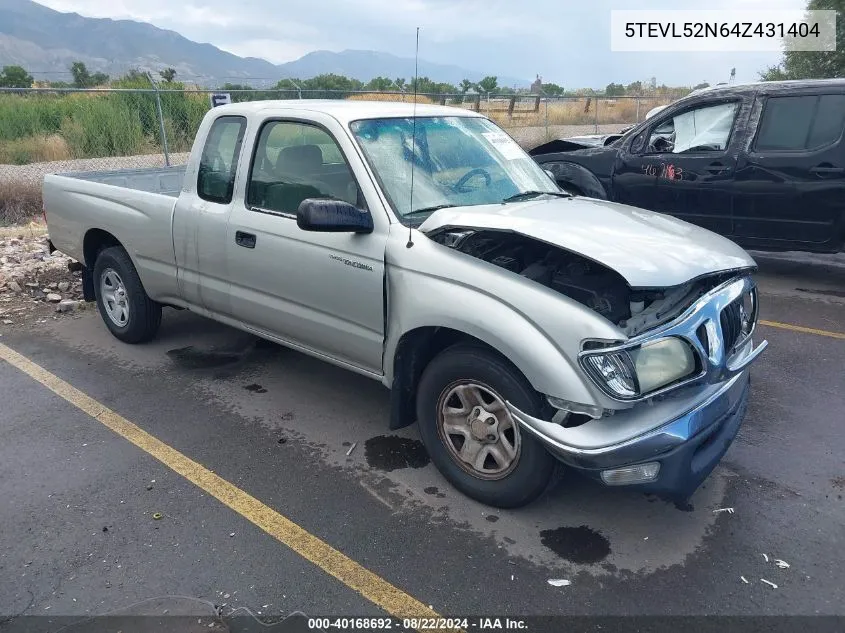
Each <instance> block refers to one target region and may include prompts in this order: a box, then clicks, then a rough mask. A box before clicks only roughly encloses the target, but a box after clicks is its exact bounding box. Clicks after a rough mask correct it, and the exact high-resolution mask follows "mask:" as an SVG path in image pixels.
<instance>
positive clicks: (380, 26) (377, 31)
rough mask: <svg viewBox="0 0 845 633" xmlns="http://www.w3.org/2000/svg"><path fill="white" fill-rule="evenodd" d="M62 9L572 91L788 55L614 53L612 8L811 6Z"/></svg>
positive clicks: (99, 4) (281, 51) (263, 46)
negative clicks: (375, 54)
mask: <svg viewBox="0 0 845 633" xmlns="http://www.w3.org/2000/svg"><path fill="white" fill-rule="evenodd" d="M38 1H39V2H40V3H41V4H44V5H47V6H49V7H51V8H53V9H56V10H59V11H75V12H77V13H80V14H82V15H85V16H90V17H110V18H129V19H133V20H140V21H144V22H150V23H152V24H155V25H156V26H159V27H163V28H168V29H172V30H175V31H178V32H179V33H181V34H182V35H184V36H186V37H188V38H189V39H192V40H195V41H199V42H209V43H211V44H214V45H215V46H218V47H219V48H222V49H224V50H227V51H231V52H233V53H235V54H238V55H250V56H255V57H263V58H265V59H268V60H270V61H272V62H276V63H280V62H286V61H291V60H294V59H297V58H298V57H301V56H302V55H304V54H305V53H308V52H309V51H313V50H318V49H324V50H332V51H342V50H345V49H368V50H379V51H384V52H388V53H393V54H395V55H399V56H402V57H413V52H414V30H415V27H417V26H419V27H421V35H420V57H421V58H422V59H427V60H429V61H433V62H440V63H449V64H456V65H459V66H462V67H464V68H469V69H473V70H478V71H481V72H485V73H490V74H497V73H498V74H500V75H506V76H511V77H524V78H525V79H528V80H531V79H533V78H534V77H535V75H537V74H540V75H541V76H542V77H543V79H544V80H545V81H553V82H556V83H559V84H562V85H564V86H566V87H567V88H568V89H570V88H577V87H588V86H589V87H604V86H605V85H606V84H608V83H609V82H617V83H629V82H631V81H635V80H647V79H648V78H650V77H652V76H654V77H656V78H657V81H658V83H666V84H668V85H691V84H695V83H698V82H701V81H708V82H710V83H716V82H719V81H727V79H728V76H729V73H730V69H731V68H732V67H736V72H737V79H738V80H739V81H745V80H749V81H751V80H756V79H757V73H758V72H759V71H760V70H762V69H764V68H766V67H767V66H769V65H771V64H773V63H776V62H777V61H778V60H779V57H780V56H779V54H778V53H614V52H611V50H610V15H611V13H610V12H611V10H613V9H697V8H707V9H722V8H723V9H727V8H737V9H740V8H741V9H755V10H756V9H759V10H763V9H764V8H767V9H768V8H783V9H802V8H803V7H804V6H805V4H806V3H805V0H710V2H708V3H707V4H706V6H704V7H703V6H702V3H700V2H697V1H691V0H674V1H672V0H651V1H643V0H587V1H583V0H580V1H578V0H522V1H521V2H517V1H514V0H354V2H353V1H350V0H284V1H283V2H278V1H274V0H241V2H242V3H243V4H242V5H241V6H237V5H236V3H235V2H232V0H179V1H178V2H174V1H173V0H38Z"/></svg>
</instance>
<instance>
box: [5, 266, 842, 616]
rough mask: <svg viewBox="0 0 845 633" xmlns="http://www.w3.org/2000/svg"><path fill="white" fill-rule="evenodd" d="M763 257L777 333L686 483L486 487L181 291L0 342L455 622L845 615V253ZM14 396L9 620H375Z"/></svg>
mask: <svg viewBox="0 0 845 633" xmlns="http://www.w3.org/2000/svg"><path fill="white" fill-rule="evenodd" d="M755 256H756V257H757V259H758V263H759V264H760V266H761V272H760V274H759V275H758V282H759V285H760V289H761V305H762V318H763V319H764V324H761V325H760V327H759V333H758V335H757V338H766V339H768V340H769V343H770V346H769V349H768V350H767V351H766V352H765V354H764V356H763V357H762V359H761V360H760V361H759V362H758V363H757V364H756V365H755V366H754V369H753V371H752V396H751V404H750V409H749V413H748V416H747V418H746V420H745V422H744V424H743V427H742V429H741V431H740V435H739V437H738V438H737V441H736V442H735V443H734V445H733V446H732V448H731V449H730V451H729V452H728V454H727V455H726V457H725V459H724V461H723V462H722V464H721V465H720V466H719V467H718V468H717V470H716V471H715V472H714V473H713V475H712V476H711V477H710V478H709V479H708V480H707V481H706V482H705V484H704V485H703V486H702V488H701V489H699V490H698V491H697V492H696V494H695V496H694V497H693V498H692V499H691V500H690V503H689V504H673V503H668V502H664V501H662V500H659V499H656V498H654V497H650V496H647V495H643V494H641V493H635V492H630V491H626V490H624V489H605V488H602V487H601V486H600V485H598V484H596V483H594V482H591V481H587V480H585V479H583V478H581V477H579V476H578V475H576V474H573V473H568V472H567V473H564V474H563V475H562V476H561V477H560V479H559V481H558V482H557V483H556V485H555V486H554V487H553V488H552V489H551V490H550V491H549V492H548V493H547V494H545V495H544V496H543V497H541V498H540V499H539V500H538V501H537V502H535V503H533V504H531V505H530V506H528V507H526V508H523V509H519V510H511V511H503V510H498V509H493V508H489V507H486V506H483V505H480V504H477V503H474V502H472V501H470V500H468V499H467V498H465V497H463V496H462V495H461V494H460V493H458V492H457V491H455V490H454V489H452V488H451V487H450V486H449V485H448V484H447V483H446V482H445V480H444V479H443V478H442V477H441V476H440V475H439V473H438V472H437V471H436V470H435V468H434V467H433V465H431V464H430V463H429V461H428V458H427V456H426V454H425V451H424V449H423V448H422V445H421V444H420V442H419V436H418V434H417V431H416V429H415V428H414V427H411V428H408V429H402V430H401V431H398V432H391V431H389V430H388V428H387V418H388V415H387V411H388V393H387V391H386V390H385V389H384V388H383V387H382V386H381V385H379V384H377V383H375V382H373V381H370V380H368V379H366V378H363V377H359V376H356V375H353V374H351V373H348V372H345V371H343V370H341V369H337V368H334V367H332V366H329V365H327V364H325V363H322V362H320V361H318V360H314V359H311V358H309V357H307V356H304V355H302V354H299V353H297V352H294V351H291V350H288V349H285V348H282V347H278V346H275V345H272V344H268V343H264V342H262V341H259V340H257V339H255V338H254V337H252V336H249V335H246V334H243V333H240V332H238V331H235V330H233V329H230V328H227V327H224V326H222V325H218V324H215V323H213V322H211V321H208V320H205V319H203V318H201V317H198V316H195V315H192V314H190V313H188V312H185V311H181V312H179V311H174V310H166V311H165V317H164V321H163V324H162V328H161V331H160V335H159V337H158V338H157V339H156V340H155V341H154V342H152V343H150V344H147V345H143V346H128V345H124V344H122V343H120V342H118V341H117V340H115V339H114V338H112V337H111V336H110V335H109V334H108V332H107V330H106V329H105V327H104V325H103V324H102V322H101V320H100V317H99V315H98V314H97V313H96V311H95V310H93V309H89V310H86V311H83V312H81V313H79V314H78V315H76V316H74V317H71V318H61V319H58V320H55V321H52V320H51V321H50V322H48V323H46V324H40V325H38V326H37V328H36V327H33V328H4V329H3V330H2V331H0V332H2V337H0V343H2V344H4V345H6V346H8V347H9V348H11V349H12V350H14V351H15V352H17V353H19V354H21V355H23V356H24V357H26V358H27V359H29V360H30V361H32V362H34V363H37V364H38V365H40V366H41V367H43V368H44V369H45V370H47V371H48V372H50V373H51V374H53V375H54V376H56V377H58V378H60V379H62V380H63V381H66V382H67V383H69V384H70V385H72V386H73V387H75V388H76V389H78V390H80V391H81V392H83V393H84V394H87V396H89V397H90V398H93V399H94V400H95V401H96V402H98V403H101V404H102V405H104V406H106V407H108V408H109V409H111V410H112V411H114V412H116V413H117V414H119V416H122V417H123V418H125V419H126V420H128V421H130V422H131V423H134V424H135V425H137V426H138V427H140V429H143V431H146V433H148V434H150V435H152V436H154V437H155V438H157V439H158V440H160V441H161V442H164V443H165V444H166V445H167V446H169V447H172V448H173V449H175V451H178V452H179V454H181V455H184V456H186V457H188V458H190V460H193V461H194V462H196V463H198V464H200V465H201V466H202V467H203V468H204V469H207V470H208V471H211V472H213V473H214V474H216V475H218V476H219V477H221V478H223V479H224V480H226V481H227V482H230V483H231V484H233V485H234V486H236V487H237V488H238V489H240V490H241V491H243V492H244V493H247V494H248V495H250V496H251V497H254V498H255V499H258V500H260V501H261V502H262V503H263V504H265V505H266V506H267V507H269V508H271V509H272V510H273V511H274V512H276V513H278V514H279V515H281V516H283V517H285V518H286V519H289V520H290V521H291V522H293V524H295V525H296V526H298V527H299V528H301V529H302V530H304V531H306V532H307V533H309V534H311V535H313V536H314V537H316V538H317V539H319V540H320V541H321V542H324V543H326V544H329V545H330V546H331V547H332V548H334V549H336V550H337V551H339V552H342V553H343V554H344V555H345V556H347V557H348V558H349V559H351V560H352V561H355V562H356V563H357V564H358V565H360V566H361V567H362V568H364V569H366V570H369V572H372V573H373V574H375V575H376V576H377V577H379V578H381V579H384V580H385V581H386V582H387V583H390V584H391V585H392V586H394V587H397V588H399V589H401V591H402V592H405V593H406V594H407V595H408V596H411V597H413V598H414V599H416V600H418V601H419V602H420V603H422V604H423V605H427V606H430V608H431V609H432V610H434V611H436V612H437V613H439V614H441V615H443V616H446V617H449V616H471V617H473V618H476V619H477V618H478V617H482V616H490V617H493V616H500V617H503V616H514V617H518V616H519V617H521V616H539V615H657V614H662V615H755V616H756V615H759V616H763V615H766V616H770V615H805V616H812V615H845V606H843V605H845V601H843V599H842V587H843V586H845V567H843V565H842V563H841V560H842V555H841V551H842V548H843V546H845V501H843V495H845V450H843V449H845V440H843V428H845V425H843V423H845V413H844V412H845V393H843V387H845V380H843V370H842V368H843V366H844V365H845V362H844V361H845V337H843V336H842V333H845V260H843V258H842V257H840V256H833V257H821V258H818V257H811V256H800V255H793V254H787V255H763V254H755ZM795 328H799V329H795ZM800 328H803V330H802V329H800ZM836 334H839V335H840V336H838V337H837V336H836ZM0 397H2V400H0V402H2V403H3V405H2V408H0V440H2V441H0V499H2V500H3V501H2V504H0V630H2V628H3V626H4V625H5V626H7V627H8V626H14V625H15V623H18V624H20V623H21V622H27V624H28V626H31V627H34V628H31V629H29V630H45V631H46V630H57V629H58V628H60V627H61V626H68V625H70V624H74V623H76V624H77V625H78V624H79V623H80V622H84V621H85V618H87V617H89V616H91V615H96V614H104V613H109V612H120V613H132V612H133V611H132V610H133V609H135V611H134V612H138V613H140V612H144V613H148V614H156V615H160V614H161V613H162V612H163V611H168V612H169V613H170V614H176V613H186V614H189V615H191V616H192V617H191V618H189V619H186V620H185V627H188V626H194V624H195V623H196V624H197V625H198V626H200V627H205V626H207V625H206V622H208V623H209V624H210V625H212V626H211V627H209V629H211V628H213V626H214V625H215V623H216V625H219V626H231V627H232V630H235V629H237V627H238V626H241V627H246V626H247V624H249V623H250V622H253V620H251V618H252V616H254V617H255V618H258V619H266V618H268V617H276V618H278V617H281V616H286V615H289V614H291V613H295V612H301V613H304V614H306V615H308V616H312V617H313V616H328V615H331V616H356V615H367V616H383V615H385V611H384V610H383V608H381V607H379V606H377V605H376V604H375V603H374V602H373V601H372V600H371V599H368V598H366V597H365V595H366V592H365V593H364V594H362V593H361V592H360V591H357V590H354V589H352V588H350V586H348V584H344V582H341V581H339V580H338V579H337V578H336V577H335V576H333V575H332V574H331V573H328V572H327V571H326V569H325V568H323V567H321V566H320V565H318V564H314V563H313V562H311V561H309V560H307V558H306V557H303V556H302V555H301V552H298V551H297V549H296V547H293V548H292V547H289V546H287V545H285V544H283V543H281V542H280V541H279V539H277V538H274V537H273V536H271V535H269V534H268V533H266V532H265V531H262V530H261V529H259V527H257V526H256V524H255V522H254V521H252V520H250V518H249V517H246V516H243V515H241V514H239V513H238V512H236V511H234V510H232V509H231V508H230V507H227V506H226V505H224V504H222V503H221V502H220V501H219V500H218V499H217V498H215V497H214V496H213V495H211V494H208V493H207V492H206V491H204V490H203V489H201V488H199V487H197V486H196V485H195V484H194V483H191V481H189V480H187V479H186V478H185V477H183V476H181V475H179V474H177V473H176V472H174V471H173V470H171V468H169V467H168V466H166V465H165V464H163V463H162V462H161V461H159V460H158V459H156V458H155V457H154V456H152V455H150V454H149V453H147V452H145V451H144V450H142V449H140V448H138V447H137V446H136V445H133V444H132V443H130V442H129V441H127V440H126V439H125V438H124V437H121V436H120V435H118V434H116V433H114V432H113V431H112V430H110V429H109V428H107V427H106V426H104V424H103V423H101V421H100V420H98V419H95V418H94V417H92V416H91V415H89V414H88V413H85V412H83V411H81V410H80V409H79V408H77V407H76V406H74V405H73V404H72V403H71V402H69V401H68V400H67V399H63V398H62V397H59V395H56V393H54V392H53V391H51V390H49V389H48V388H46V387H45V386H44V385H43V384H41V383H39V382H37V381H36V380H34V379H33V378H32V377H31V376H29V375H27V374H26V373H24V372H22V371H20V370H19V369H17V368H15V367H13V366H12V365H10V364H8V363H6V362H3V361H0ZM729 508H730V509H732V511H728V510H727V509H729ZM767 559H768V560H767ZM776 560H781V561H784V562H785V563H786V564H788V568H781V567H778V566H777V565H776V563H775V561H776ZM550 579H565V580H569V581H570V583H571V584H569V585H568V586H562V587H556V586H552V585H550V584H549V582H548V581H549V580H550ZM763 580H767V581H769V582H770V583H772V584H773V585H776V588H775V587H773V586H772V585H770V584H767V583H765V582H763ZM218 613H222V614H223V616H226V617H224V618H223V622H222V623H221V622H220V621H219V620H217V619H215V617H214V616H216V614H218ZM233 615H237V616H245V617H246V619H244V620H241V621H240V625H236V624H233V622H234V621H233V620H231V617H232V616H233ZM31 616H38V617H37V618H36V617H31ZM227 617H228V618H229V619H228V620H227ZM195 618H196V619H195ZM38 627H40V628H38ZM209 629H204V630H209ZM183 630H188V629H187V628H185V629H183ZM535 630H537V627H535ZM550 630H554V629H550Z"/></svg>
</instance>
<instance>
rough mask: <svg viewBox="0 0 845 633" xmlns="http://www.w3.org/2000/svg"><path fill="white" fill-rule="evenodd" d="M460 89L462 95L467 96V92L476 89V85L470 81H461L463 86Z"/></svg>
mask: <svg viewBox="0 0 845 633" xmlns="http://www.w3.org/2000/svg"><path fill="white" fill-rule="evenodd" d="M458 88H460V90H461V94H464V95H465V94H466V93H467V92H469V91H470V90H472V89H473V88H475V84H474V83H472V82H471V81H470V80H469V79H464V80H462V81H461V84H460V85H459V86H458Z"/></svg>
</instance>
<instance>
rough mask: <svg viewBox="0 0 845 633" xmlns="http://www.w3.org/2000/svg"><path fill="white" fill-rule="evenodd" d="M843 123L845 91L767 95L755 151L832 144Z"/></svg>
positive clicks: (806, 147)
mask: <svg viewBox="0 0 845 633" xmlns="http://www.w3.org/2000/svg"><path fill="white" fill-rule="evenodd" d="M843 127H845V95H807V96H803V97H770V98H769V99H767V100H766V105H765V106H764V107H763V116H762V117H761V119H760V130H759V132H758V134H757V141H756V142H755V144H754V149H755V150H756V151H769V152H778V151H780V152H800V151H813V150H817V149H820V148H822V147H825V146H827V145H832V144H833V143H835V142H836V141H838V140H839V138H840V137H841V136H842V130H843Z"/></svg>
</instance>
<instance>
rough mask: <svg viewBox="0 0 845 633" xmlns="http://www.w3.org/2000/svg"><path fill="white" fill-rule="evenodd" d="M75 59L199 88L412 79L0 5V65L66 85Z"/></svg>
mask: <svg viewBox="0 0 845 633" xmlns="http://www.w3.org/2000/svg"><path fill="white" fill-rule="evenodd" d="M75 61H81V62H84V63H85V65H86V66H87V67H88V69H89V70H91V71H92V72H93V71H102V72H105V73H106V74H108V75H111V76H118V75H121V74H124V73H126V72H127V71H128V70H130V69H132V68H138V69H142V70H158V69H161V68H166V67H172V68H174V69H175V70H176V72H177V77H178V78H179V79H182V80H186V81H192V82H194V83H197V84H198V85H201V86H218V85H221V84H222V83H225V82H230V83H249V84H251V85H254V86H256V87H263V86H267V85H272V84H275V82H276V81H278V80H279V79H283V78H300V79H307V78H309V77H314V76H316V75H320V74H323V73H335V74H338V75H344V76H346V77H351V78H354V79H358V80H360V81H365V82H366V81H369V80H370V79H372V78H373V77H376V76H386V77H391V78H396V77H405V78H406V79H410V78H411V77H412V76H413V71H414V61H413V59H407V58H402V57H397V56H395V55H391V54H389V53H384V52H378V51H369V50H346V51H341V52H332V51H321V50H318V51H313V52H311V53H308V54H306V55H304V56H303V57H301V58H299V59H297V60H294V61H291V62H287V63H284V64H273V63H271V62H269V61H267V60H265V59H260V58H257V57H239V56H237V55H234V54H232V53H228V52H226V51H223V50H220V49H219V48H217V47H216V46H213V45H211V44H207V43H206V44H203V43H199V42H194V41H191V40H189V39H187V38H186V37H183V36H182V35H180V34H179V33H177V32H175V31H171V30H167V29H161V28H158V27H156V26H154V25H152V24H148V23H146V22H136V21H133V20H112V19H109V18H89V17H84V16H81V15H79V14H77V13H62V12H59V11H55V10H53V9H50V8H48V7H45V6H43V5H40V4H38V3H36V2H32V1H31V0H0V67H2V66H5V65H19V66H23V67H24V68H25V69H27V71H29V72H30V73H31V74H32V75H33V76H34V77H35V79H36V80H39V79H51V80H61V79H64V80H67V79H68V77H67V76H63V75H62V74H61V73H66V72H67V70H68V68H69V67H70V65H71V64H72V63H73V62H75ZM419 72H420V76H427V77H430V78H431V79H432V80H434V81H438V82H449V83H452V84H457V83H460V81H461V80H462V79H469V80H470V81H478V80H479V79H481V78H482V77H483V76H484V75H486V74H495V72H494V71H492V70H491V71H489V72H486V73H484V72H479V71H473V70H468V69H465V68H461V67H459V66H454V65H447V64H435V63H432V62H427V61H425V60H420V63H419ZM498 79H499V85H517V86H527V85H528V83H529V82H527V81H526V80H524V79H518V78H513V77H501V76H500V77H499V78H498Z"/></svg>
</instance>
